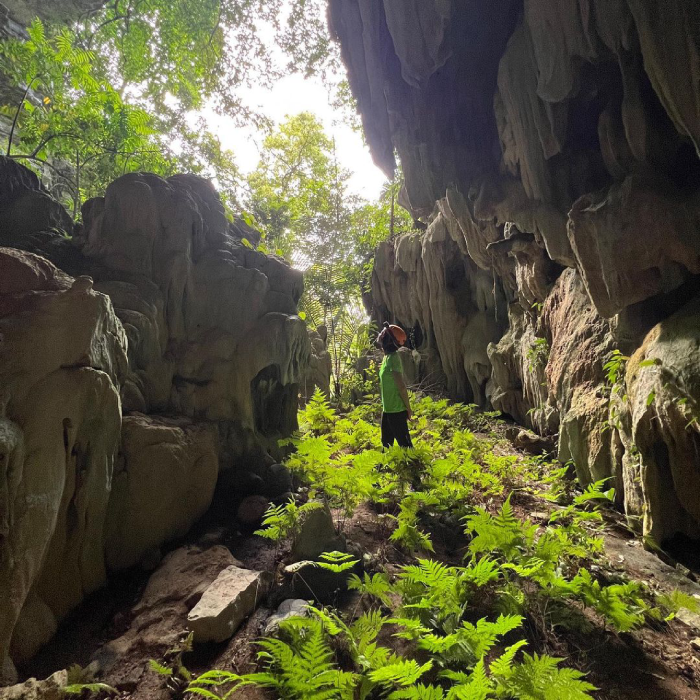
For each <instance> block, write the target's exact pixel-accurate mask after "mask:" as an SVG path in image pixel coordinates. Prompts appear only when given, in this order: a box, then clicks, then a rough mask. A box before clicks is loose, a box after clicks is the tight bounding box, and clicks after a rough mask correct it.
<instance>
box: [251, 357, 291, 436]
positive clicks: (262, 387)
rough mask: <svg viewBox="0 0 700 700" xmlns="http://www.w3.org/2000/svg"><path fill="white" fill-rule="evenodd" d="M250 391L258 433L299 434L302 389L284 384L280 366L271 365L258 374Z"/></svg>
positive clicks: (271, 434)
mask: <svg viewBox="0 0 700 700" xmlns="http://www.w3.org/2000/svg"><path fill="white" fill-rule="evenodd" d="M250 389H251V394H252V397H253V418H254V421H255V430H256V432H258V433H261V434H262V435H265V436H273V435H287V434H289V433H291V432H293V431H294V430H296V428H297V409H298V404H299V387H298V386H297V385H296V384H287V385H285V384H282V381H281V373H280V368H279V366H278V365H269V366H268V367H265V368H264V369H262V370H261V371H260V372H258V374H257V375H256V377H255V379H253V381H252V382H251V385H250Z"/></svg>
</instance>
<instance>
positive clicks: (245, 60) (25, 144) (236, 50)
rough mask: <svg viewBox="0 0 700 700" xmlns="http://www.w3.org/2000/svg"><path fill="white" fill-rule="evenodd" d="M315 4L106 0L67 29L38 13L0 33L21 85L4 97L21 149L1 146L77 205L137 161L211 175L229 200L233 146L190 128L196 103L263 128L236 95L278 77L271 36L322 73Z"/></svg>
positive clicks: (324, 42)
mask: <svg viewBox="0 0 700 700" xmlns="http://www.w3.org/2000/svg"><path fill="white" fill-rule="evenodd" d="M321 5H322V3H321V2H320V0H291V3H289V2H287V1H286V0H111V2H108V3H107V4H106V5H105V6H104V7H103V8H101V9H99V10H97V11H95V12H91V13H88V14H87V15H85V16H83V17H82V18H80V21H79V22H78V23H77V24H76V25H75V26H74V27H73V28H66V27H56V26H44V24H42V23H41V22H40V21H38V20H37V21H35V22H34V23H33V24H32V25H31V27H30V28H29V38H28V40H27V41H26V42H25V41H19V40H12V39H10V40H5V41H3V42H1V43H0V70H2V71H3V72H4V73H5V74H6V75H7V77H8V79H9V81H10V82H11V83H13V84H15V85H19V86H21V89H23V90H24V93H23V94H22V95H20V96H19V97H18V100H17V103H16V104H12V105H6V106H5V107H4V111H5V113H6V114H8V115H9V116H10V118H11V119H12V121H13V129H12V130H13V138H14V139H15V142H14V144H16V146H17V149H18V150H15V152H14V153H13V152H12V150H13V146H14V144H13V143H10V144H9V146H8V149H7V150H8V153H9V155H10V156H12V157H15V158H17V159H22V160H23V161H25V163H27V164H30V165H32V164H35V165H40V166H41V168H44V169H46V168H48V169H51V170H53V171H54V173H55V174H56V176H57V177H58V178H59V179H60V180H61V181H62V182H63V188H64V189H67V190H68V192H69V193H70V198H71V199H72V206H73V209H74V212H77V211H78V209H79V206H80V204H81V202H82V201H83V200H84V199H85V197H88V196H91V195H92V194H94V193H95V192H100V191H102V190H103V189H104V188H105V186H106V185H107V184H108V182H109V181H110V180H112V179H114V178H115V177H117V176H118V175H121V174H122V173H123V172H127V171H129V170H136V169H145V170H151V171H153V172H156V173H159V174H162V175H169V174H171V173H172V172H174V171H176V170H178V169H183V168H187V169H189V170H191V171H194V172H197V173H201V174H203V175H205V176H209V177H213V178H215V179H216V181H217V183H218V184H219V185H220V186H221V187H222V188H223V189H224V195H225V199H228V201H229V202H233V201H234V200H235V189H236V185H237V183H238V173H237V169H236V167H235V163H234V161H233V154H231V153H229V152H226V151H225V149H223V148H222V147H221V144H220V143H219V141H218V139H217V138H216V137H215V136H214V135H212V134H209V133H206V131H205V130H203V129H196V130H195V129H193V128H192V127H191V126H190V122H191V117H190V115H191V113H192V110H196V109H199V108H201V107H202V106H203V105H204V104H205V103H206V104H210V105H213V106H214V107H215V108H217V109H218V110H220V111H223V112H226V114H229V115H232V116H234V117H236V118H238V119H239V121H242V122H246V123H250V121H253V122H255V123H256V124H258V125H261V126H265V125H266V121H265V120H264V119H263V118H262V117H261V116H260V115H256V114H254V113H253V112H251V111H250V110H249V109H247V108H246V107H245V106H244V104H243V103H242V101H241V99H240V87H241V86H243V85H246V84H251V83H252V82H255V83H256V84H260V83H263V84H265V83H266V82H270V81H271V80H274V79H275V78H276V77H277V76H279V75H280V73H281V70H282V69H281V68H280V66H278V65H277V63H278V60H277V58H276V53H279V51H278V50H277V49H275V45H277V46H279V47H281V48H282V49H283V51H287V52H288V55H289V56H290V62H289V63H290V65H291V64H293V65H294V66H295V67H296V69H298V70H304V71H306V72H313V71H322V70H323V67H324V66H325V65H328V64H329V62H330V61H331V59H332V55H333V54H332V51H331V46H330V44H329V41H328V36H327V30H326V29H325V26H324V23H323V22H322V20H321V18H322V14H321ZM268 34H269V35H270V37H273V36H274V37H275V41H273V40H272V39H268V38H267V35H268ZM283 55H286V54H284V53H283ZM302 55H305V56H306V60H305V61H303V62H302V61H301V56H302ZM291 59H294V60H291ZM287 70H289V66H287Z"/></svg>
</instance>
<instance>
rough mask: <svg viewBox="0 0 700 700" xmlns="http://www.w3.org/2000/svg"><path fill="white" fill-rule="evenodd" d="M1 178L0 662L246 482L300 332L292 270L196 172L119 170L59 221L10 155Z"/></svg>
mask: <svg viewBox="0 0 700 700" xmlns="http://www.w3.org/2000/svg"><path fill="white" fill-rule="evenodd" d="M0 185H1V187H0V245H3V246H6V247H0V589H1V590H2V591H3V593H5V592H7V595H3V596H1V597H0V658H2V659H3V660H4V663H3V666H4V667H5V668H8V669H9V665H8V663H7V655H8V652H9V651H10V643H11V644H12V655H13V656H14V657H15V658H16V659H17V660H18V661H24V660H26V659H27V658H29V657H30V656H31V655H32V654H33V653H35V652H36V650H37V649H38V648H39V647H40V646H41V644H43V643H45V642H46V640H47V639H48V638H50V636H51V634H53V631H54V630H55V629H56V624H57V621H59V620H60V619H61V618H62V617H64V616H65V615H66V614H67V613H68V612H69V611H70V610H71V609H72V608H74V607H75V606H76V605H77V604H78V603H79V602H80V601H81V600H82V599H83V597H84V596H85V595H86V594H88V593H90V592H91V591H94V590H95V589H96V588H98V587H100V586H102V585H103V584H104V583H105V581H106V577H107V575H108V572H109V571H110V570H117V569H123V568H126V567H129V566H133V565H134V564H137V563H138V562H139V561H140V560H141V558H142V557H143V556H144V554H146V553H147V552H148V551H152V550H154V549H155V548H157V547H159V546H160V545H162V544H164V543H166V542H169V541H171V540H173V539H176V538H178V537H181V536H183V535H184V534H185V533H186V532H187V531H188V529H189V528H190V527H191V526H192V525H193V524H194V523H195V522H196V521H197V520H198V519H199V518H200V517H201V516H202V515H203V514H204V512H205V511H206V510H207V508H208V507H209V505H210V503H211V501H212V497H213V494H214V490H215V487H216V484H217V481H218V480H219V477H220V476H221V475H222V474H224V473H229V474H230V476H229V478H228V479H227V483H229V484H230V483H234V484H235V482H236V477H235V474H236V472H237V470H239V469H243V468H244V467H245V468H246V469H248V470H250V469H251V468H252V469H253V470H254V471H260V473H261V474H263V475H264V473H265V469H266V468H267V467H269V465H271V464H273V463H274V462H275V459H274V457H272V456H270V454H268V452H269V451H270V450H272V451H273V452H274V449H275V448H276V441H277V438H279V437H280V436H282V435H287V434H289V433H290V432H291V431H292V430H293V429H294V428H295V427H296V407H297V397H298V393H299V385H300V382H301V380H302V378H303V377H304V376H305V375H306V373H307V371H308V366H309V359H310V357H311V345H310V342H309V337H308V334H307V330H306V327H305V324H304V322H303V321H302V320H301V319H299V317H298V316H296V303H297V301H298V299H299V297H300V295H301V292H302V288H303V281H302V277H301V274H300V273H298V272H297V271H295V270H292V269H291V268H290V267H289V266H288V265H287V264H286V263H284V262H283V261H282V260H280V259H278V258H274V257H268V256H265V255H263V254H261V253H258V252H256V251H254V250H250V249H249V248H247V247H245V246H244V245H242V244H241V237H243V236H245V237H247V238H250V235H251V234H250V232H249V231H247V229H245V228H244V227H245V225H244V224H242V223H235V222H234V223H230V222H229V221H228V220H227V218H226V216H225V213H224V209H223V206H222V204H221V202H220V200H219V197H218V195H217V193H216V192H215V190H214V189H213V188H212V186H211V185H210V184H209V183H208V182H206V181H204V180H201V179H199V178H196V177H194V176H175V177H172V178H170V179H169V180H163V179H162V178H159V177H156V176H154V175H148V174H135V175H127V176H124V177H122V178H120V179H119V180H117V181H115V182H114V183H113V184H112V185H111V186H110V187H109V188H108V190H107V192H106V193H105V197H104V198H99V199H96V200H91V201H89V202H87V203H86V205H85V207H84V210H83V223H82V225H81V226H79V227H75V228H74V227H73V224H72V222H71V220H70V217H68V215H67V214H66V212H65V211H64V210H63V209H62V207H61V206H60V205H59V204H58V203H57V202H55V201H54V200H52V199H51V197H50V196H49V195H48V194H47V193H46V191H45V190H44V189H43V188H42V186H41V184H40V183H39V181H38V180H37V179H36V177H35V176H34V175H33V174H32V173H30V172H29V171H27V170H25V169H24V168H22V167H21V166H18V165H17V164H16V163H13V162H11V161H8V160H5V159H3V160H1V161H0ZM61 231H63V235H62V234H61V233H60V232H61ZM71 236H72V239H71V238H70V237H71ZM232 507H233V508H234V511H233V512H235V506H232ZM7 675H10V672H9V671H8V673H7Z"/></svg>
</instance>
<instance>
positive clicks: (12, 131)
mask: <svg viewBox="0 0 700 700" xmlns="http://www.w3.org/2000/svg"><path fill="white" fill-rule="evenodd" d="M38 77H39V76H38V75H35V76H34V77H33V78H32V79H31V80H30V81H29V84H28V85H27V88H26V90H25V91H24V94H23V95H22V99H21V100H20V102H19V104H18V105H17V109H16V110H15V118H14V119H13V120H12V128H11V129H10V137H9V139H8V140H7V154H6V155H7V156H8V157H9V156H10V154H11V152H12V139H13V138H14V137H15V127H16V126H17V120H18V119H19V113H20V112H21V111H22V106H23V105H24V101H25V100H26V99H27V95H28V94H29V91H30V90H31V89H32V83H33V82H34V81H35V80H36V79H37V78H38Z"/></svg>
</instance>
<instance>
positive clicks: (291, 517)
mask: <svg viewBox="0 0 700 700" xmlns="http://www.w3.org/2000/svg"><path fill="white" fill-rule="evenodd" d="M320 508H323V503H318V502H317V501H310V502H309V503H304V504H303V505H300V506H298V505H297V504H296V502H295V500H294V499H293V498H290V499H289V501H288V502H287V503H285V504H284V505H278V506H276V505H274V504H271V505H270V507H269V508H268V509H267V511H266V512H265V518H264V519H263V522H262V524H263V525H264V528H263V529H261V530H256V531H255V534H256V535H260V537H265V538H266V539H268V540H272V541H273V542H279V541H281V540H284V539H286V538H288V537H293V536H294V535H295V534H296V533H297V532H298V530H299V527H300V525H301V518H302V516H303V515H304V514H305V513H308V512H310V511H312V510H319V509H320Z"/></svg>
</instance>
